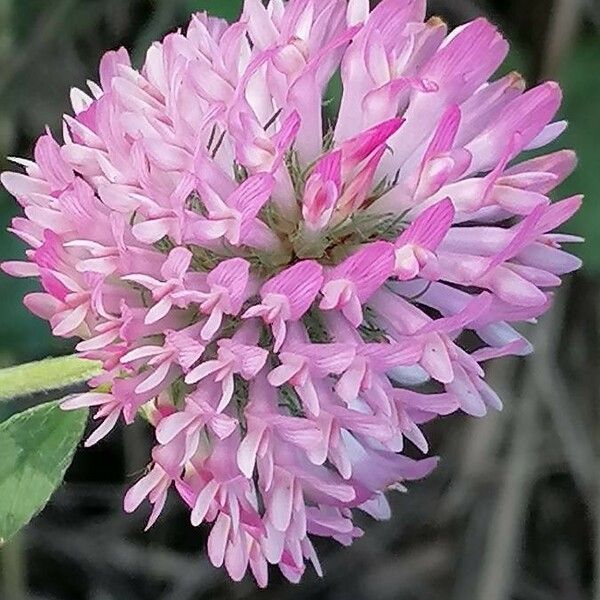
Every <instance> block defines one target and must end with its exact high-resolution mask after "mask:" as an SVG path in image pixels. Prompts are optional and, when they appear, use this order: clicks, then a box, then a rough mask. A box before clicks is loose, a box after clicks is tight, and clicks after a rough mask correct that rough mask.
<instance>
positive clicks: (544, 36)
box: [0, 0, 600, 600]
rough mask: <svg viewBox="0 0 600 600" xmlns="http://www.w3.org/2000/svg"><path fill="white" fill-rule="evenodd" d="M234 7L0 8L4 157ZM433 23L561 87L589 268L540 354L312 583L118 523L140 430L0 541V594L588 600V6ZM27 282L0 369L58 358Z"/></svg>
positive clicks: (0, 354) (598, 469)
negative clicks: (483, 36) (487, 42)
mask: <svg viewBox="0 0 600 600" xmlns="http://www.w3.org/2000/svg"><path fill="white" fill-rule="evenodd" d="M240 4H241V1H238V0H0V157H4V156H7V155H17V156H28V155H30V154H31V152H32V148H33V143H34V140H35V138H36V136H38V135H39V134H40V132H41V131H42V130H43V128H44V126H45V125H49V126H50V127H51V129H52V130H53V131H54V132H55V133H59V132H60V121H61V115H62V113H63V112H65V111H68V110H69V109H68V97H69V89H70V87H71V86H73V85H75V86H78V87H82V86H83V85H84V83H85V81H86V79H95V78H96V69H97V65H98V62H99V59H100V56H101V55H102V53H103V52H104V51H105V50H108V49H110V48H115V47H118V46H121V45H124V46H125V47H127V48H128V49H129V50H130V51H131V52H132V54H133V57H134V60H135V61H136V63H137V64H138V65H139V64H140V61H141V59H142V57H143V55H144V52H145V49H146V48H147V47H148V45H149V44H150V43H151V42H152V41H153V40H154V39H158V38H160V37H162V36H163V35H164V34H165V33H166V32H168V31H169V30H172V29H173V28H176V27H178V26H183V25H184V24H185V23H186V21H187V19H188V17H189V13H190V12H191V11H194V10H209V11H211V12H213V13H215V14H219V15H221V16H223V17H225V18H228V19H233V18H235V17H236V16H237V15H238V14H239V10H240ZM430 12H431V14H435V15H440V16H442V17H444V18H445V19H446V20H447V21H449V22H450V23H451V24H453V25H456V24H458V23H461V22H464V21H466V20H469V19H472V18H474V17H475V16H478V15H482V14H483V15H485V16H488V17H489V18H491V19H493V20H494V21H495V22H496V23H498V24H499V26H500V27H501V29H502V30H503V31H504V32H505V34H506V35H507V36H508V38H509V39H510V40H511V42H512V44H513V48H514V50H513V53H512V55H511V56H510V58H509V61H508V64H507V65H506V66H505V67H504V68H503V70H504V71H505V72H506V71H509V70H512V69H517V70H519V71H521V72H522V73H523V74H524V75H526V76H527V78H528V80H529V82H530V83H535V82H536V81H538V80H541V79H548V78H557V79H559V80H560V81H561V83H562V85H563V88H564V92H565V103H564V110H563V112H564V114H565V115H566V117H567V118H568V119H569V121H570V128H569V131H568V133H567V134H566V135H565V136H564V137H563V138H562V139H561V141H560V144H561V146H566V147H572V148H575V149H577V151H578V153H579V155H580V159H581V165H580V168H579V170H578V171H577V173H576V174H575V175H574V176H573V177H572V178H571V179H570V180H569V181H568V182H567V184H566V185H565V186H564V187H563V189H562V190H560V192H559V195H560V196H562V197H566V196H567V195H570V194H574V193H577V192H583V193H585V194H586V196H587V202H586V204H585V206H584V209H583V210H582V211H581V212H580V213H579V215H578V216H577V218H576V219H575V220H574V221H572V222H571V223H570V225H569V231H570V232H572V233H576V234H579V235H582V236H585V237H586V238H587V244H585V245H582V246H580V247H579V248H577V249H576V251H577V252H579V253H580V255H581V257H582V258H583V259H584V260H585V268H584V270H583V271H582V272H581V273H580V274H578V275H577V276H576V277H573V278H571V279H570V280H568V281H567V282H566V283H565V285H564V287H563V289H562V290H561V292H560V293H559V294H558V296H557V301H556V304H555V307H554V309H553V311H552V313H551V314H550V315H548V317H547V318H546V319H545V320H544V321H543V323H542V324H541V326H540V327H538V328H536V330H535V331H532V332H530V335H531V337H532V339H533V341H534V342H535V344H536V347H537V354H536V355H535V356H534V357H531V358H529V359H527V360H526V361H516V360H515V361H513V362H511V361H505V362H504V363H502V364H500V365H496V366H493V367H492V368H491V369H490V371H491V372H490V378H491V379H492V380H493V382H494V385H495V387H496V388H497V389H498V391H499V392H500V393H501V395H502V396H503V398H504V399H505V402H506V405H507V408H506V410H505V411H504V412H503V413H502V414H497V415H490V417H488V418H487V419H484V420H480V421H475V420H473V419H469V418H466V417H460V416H458V417H454V418H452V419H450V420H446V421H445V422H444V423H443V424H441V426H440V424H439V423H438V424H435V425H434V426H433V427H431V428H430V432H429V433H430V437H431V438H432V440H433V444H432V446H433V451H434V452H435V453H439V454H440V455H441V456H442V457H443V461H442V462H441V465H440V468H439V469H438V471H436V473H435V474H434V475H433V476H432V477H430V478H429V480H428V481H426V482H421V483H417V484H416V485H413V486H412V487H411V490H410V492H409V493H408V494H405V495H398V494H396V495H395V497H393V498H392V503H393V508H394V517H393V519H392V521H391V522H388V523H374V522H370V521H369V520H368V519H366V518H365V519H362V518H360V519H359V520H360V525H361V526H362V527H364V528H365V530H366V535H365V537H364V538H363V539H361V540H359V541H358V542H356V543H355V545H354V546H353V547H352V548H351V549H342V548H339V547H337V546H335V545H333V544H328V543H318V549H319V551H320V555H321V556H322V558H323V563H324V567H325V571H326V577H325V579H323V580H319V579H318V578H317V577H316V576H315V575H314V574H313V573H311V572H310V571H307V575H306V577H305V579H304V582H303V583H302V584H301V585H299V586H292V585H290V584H288V583H284V582H283V581H282V580H281V578H280V577H279V576H278V575H277V573H275V571H273V582H272V585H271V586H270V587H269V589H268V590H267V591H264V592H259V591H257V589H256V588H255V586H254V584H253V583H252V582H251V581H250V580H247V581H245V582H243V583H242V584H233V583H231V582H229V581H228V580H227V579H226V578H225V577H224V575H223V573H222V572H220V571H218V570H215V569H213V568H212V567H211V566H210V565H209V564H208V562H207V560H206V557H205V555H204V544H205V534H206V532H205V531H204V530H202V529H199V530H197V529H192V528H191V527H190V526H189V524H188V521H187V518H186V514H185V512H184V511H183V510H182V509H181V507H180V506H178V505H177V504H176V503H175V502H174V503H173V504H172V505H169V506H168V508H167V510H166V511H165V515H164V518H162V519H161V520H160V524H159V525H157V526H156V528H155V529H153V530H152V532H151V533H149V534H142V533H141V530H142V529H143V524H144V523H145V519H146V516H147V515H146V514H144V512H143V511H140V512H139V514H136V515H134V516H133V517H130V516H126V515H124V514H123V513H122V511H121V498H122V493H123V490H124V488H125V486H127V485H129V484H130V483H131V482H132V481H134V480H135V479H136V477H137V476H138V475H139V473H140V471H141V470H142V469H143V468H144V466H145V464H146V461H147V457H148V448H149V444H150V442H151V440H150V439H149V436H148V432H147V431H146V430H145V429H144V427H143V426H140V427H139V428H136V427H133V428H131V429H129V430H128V431H126V432H120V433H116V434H114V435H112V436H111V438H110V439H109V440H108V441H107V442H105V443H103V444H101V445H100V447H98V448H95V449H92V450H88V451H85V452H83V451H80V452H79V453H78V454H77V457H76V459H75V463H74V464H73V466H72V467H71V469H70V471H69V474H68V477H67V479H68V481H67V484H66V485H65V486H63V487H62V488H61V490H60V491H59V492H58V493H57V494H56V496H55V497H54V498H53V500H52V502H51V504H50V506H49V507H48V508H47V509H46V511H45V512H44V513H43V514H42V515H41V516H40V517H39V518H37V519H36V520H35V521H34V522H33V524H32V525H30V526H29V527H28V528H27V529H26V530H25V531H24V532H23V533H22V534H21V535H20V536H19V537H18V538H17V539H16V540H14V541H13V542H11V544H9V545H8V546H6V547H5V548H3V549H2V550H0V559H1V561H0V562H1V571H0V598H1V599H2V600H25V599H32V600H33V599H35V600H196V599H198V600H201V599H204V598H211V599H223V600H225V599H236V600H237V599H240V600H241V599H253V598H258V597H259V595H260V597H261V598H277V599H278V600H283V599H290V600H296V599H297V600H300V599H311V600H312V599H315V600H316V599H327V600H346V599H349V598H352V599H354V600H363V599H365V600H366V599H371V598H376V599H377V600H442V599H443V600H471V599H474V600H508V599H514V600H559V599H560V600H587V599H593V600H600V443H599V442H600V435H599V434H600V416H599V413H600V402H599V395H600V201H598V199H597V197H598V195H599V194H600V108H599V107H600V0H431V1H430ZM0 163H1V164H0V167H1V169H2V170H5V169H6V168H8V167H9V165H8V163H7V162H6V161H5V160H4V159H3V158H0ZM17 210H18V209H17V207H16V203H15V202H14V201H13V200H12V199H11V198H10V197H8V195H7V194H6V193H5V192H4V191H0V260H6V259H8V258H14V257H20V256H21V254H22V252H23V248H22V247H21V245H20V243H19V242H18V241H17V240H16V238H14V237H12V236H11V235H9V234H8V233H7V232H6V231H5V229H6V227H7V226H8V224H9V222H10V219H11V218H12V217H13V216H15V215H16V214H17ZM30 289H32V286H31V284H30V283H28V282H26V281H25V282H24V281H22V280H9V279H8V278H7V277H5V276H4V275H3V274H0V366H8V365H11V364H14V363H19V362H24V361H28V360H34V359H38V358H41V357H44V356H48V355H59V354H63V353H68V352H70V351H71V350H72V348H71V347H70V346H69V345H68V344H65V343H61V342H57V341H56V340H54V339H52V338H51V336H50V334H49V330H48V327H47V325H46V324H45V323H42V322H41V321H38V320H37V319H36V318H35V317H32V316H30V315H29V314H28V313H27V312H26V310H25V309H24V307H23V306H22V304H21V298H22V296H23V294H24V293H26V292H27V291H29V290H30ZM5 417H6V410H5V412H4V414H0V419H1V418H5ZM449 421H450V422H449Z"/></svg>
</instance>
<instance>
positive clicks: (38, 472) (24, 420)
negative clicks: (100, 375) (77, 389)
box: [0, 402, 87, 545]
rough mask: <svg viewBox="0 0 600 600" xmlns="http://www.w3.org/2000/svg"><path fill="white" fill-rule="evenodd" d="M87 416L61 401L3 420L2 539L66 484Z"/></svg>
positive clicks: (0, 469)
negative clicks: (62, 403)
mask: <svg viewBox="0 0 600 600" xmlns="http://www.w3.org/2000/svg"><path fill="white" fill-rule="evenodd" d="M86 418H87V410H78V411H70V412H66V411H63V410H61V408H60V406H59V403H58V402H52V403H49V404H42V405H41V406H36V407H34V408H32V409H30V410H27V411H25V412H22V413H19V414H17V415H15V416H13V417H11V418H10V419H8V421H5V422H4V423H2V424H0V545H2V544H3V543H5V542H6V541H7V540H8V539H10V538H11V537H12V536H13V535H14V534H15V533H17V531H19V529H21V528H22V527H23V526H25V525H27V523H29V521H30V520H31V519H32V517H34V516H35V515H36V514H37V513H39V512H40V511H41V510H42V509H43V508H44V506H45V505H46V504H47V503H48V500H49V499H50V497H51V496H52V494H53V493H54V491H55V490H56V488H57V487H58V486H59V485H60V483H61V482H62V480H63V477H64V475H65V472H66V470H67V468H68V467H69V465H70V464H71V461H72V459H73V454H74V452H75V449H76V448H77V445H78V444H79V441H80V440H81V436H82V435H83V430H84V426H85V422H86Z"/></svg>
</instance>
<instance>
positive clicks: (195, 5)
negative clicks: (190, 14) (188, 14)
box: [188, 0, 243, 21]
mask: <svg viewBox="0 0 600 600" xmlns="http://www.w3.org/2000/svg"><path fill="white" fill-rule="evenodd" d="M242 4H243V3H242V0H188V7H189V10H190V11H196V10H205V11H206V12H208V13H210V14H211V15H215V16H218V17H223V18H224V19H227V20H228V21H234V20H235V19H237V18H238V17H239V15H240V13H241V12H242Z"/></svg>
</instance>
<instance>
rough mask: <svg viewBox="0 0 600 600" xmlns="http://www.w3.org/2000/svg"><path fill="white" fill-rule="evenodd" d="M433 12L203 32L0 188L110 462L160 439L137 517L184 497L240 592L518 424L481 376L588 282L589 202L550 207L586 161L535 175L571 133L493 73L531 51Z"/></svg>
mask: <svg viewBox="0 0 600 600" xmlns="http://www.w3.org/2000/svg"><path fill="white" fill-rule="evenodd" d="M424 17H425V1H424V0H384V1H383V2H381V3H380V4H379V5H378V6H377V8H375V9H373V10H372V11H371V10H370V9H369V3H368V2H367V0H350V1H349V2H346V1H343V0H323V1H318V2H317V1H316V0H290V1H289V2H287V3H286V2H284V1H283V0H271V1H270V2H269V3H268V6H266V7H265V6H263V4H262V3H261V2H260V1H259V0H246V2H245V5H244V10H243V14H242V17H241V19H240V21H239V22H237V23H234V24H232V25H228V24H227V23H225V22H224V21H222V20H219V19H215V18H211V17H209V16H207V15H205V14H197V15H194V16H193V17H192V20H191V23H190V24H189V26H188V28H187V30H186V31H185V32H183V31H177V32H175V33H171V34H169V35H167V36H166V37H165V38H164V39H163V40H162V42H157V43H154V44H153V45H152V46H151V48H150V49H149V50H148V53H147V56H146V60H145V63H144V65H143V67H142V68H141V69H140V70H136V69H134V68H133V67H132V65H131V63H130V59H129V56H128V54H127V52H126V51H125V50H124V49H120V50H118V51H114V52H108V53H107V54H106V55H105V56H104V58H103V59H102V62H101V66H100V85H98V84H96V83H90V84H89V92H83V91H80V90H73V92H72V103H73V110H74V116H65V117H64V126H63V130H62V142H60V143H59V142H58V141H56V139H55V137H54V136H53V134H52V133H50V131H48V132H47V133H46V134H44V135H43V136H42V137H41V138H40V139H39V140H38V142H37V144H36V146H35V156H34V158H35V160H34V161H28V160H20V159H19V160H17V161H16V162H18V163H19V164H20V165H21V166H22V167H23V168H24V172H20V173H4V174H3V176H2V182H3V184H4V186H5V187H6V188H7V189H8V190H9V191H10V192H11V193H12V194H13V195H14V196H15V197H16V198H17V200H18V201H19V203H20V204H21V206H22V207H23V210H24V213H25V216H24V217H18V218H16V219H15V220H14V221H13V224H12V231H13V232H14V233H15V234H16V235H18V236H19V237H20V238H21V239H22V240H24V241H25V242H26V243H27V244H28V245H29V250H28V251H27V259H28V260H27V261H26V262H9V263H5V264H4V270H5V271H7V272H8V273H10V274H12V275H14V276H18V277H36V278H38V279H39V280H40V282H41V286H42V288H43V291H42V292H39V293H34V294H30V295H28V296H27V297H26V298H25V304H26V305H27V306H28V307H29V309H30V310H31V311H32V312H34V313H35V314H36V315H38V316H40V317H42V318H44V319H47V320H48V321H49V322H50V325H51V327H52V330H53V332H54V334H55V335H56V336H61V337H67V338H70V337H75V338H78V339H79V340H81V341H80V343H79V345H78V350H79V351H80V352H81V354H82V355H83V356H85V357H88V358H93V359H97V360H100V361H102V363H103V365H104V372H103V374H102V375H101V376H99V377H97V378H95V379H94V380H92V381H91V382H90V386H91V388H92V390H91V391H90V392H89V393H86V394H82V395H80V396H77V397H75V398H73V399H71V400H68V401H67V402H65V403H64V408H65V409H74V408H78V407H83V406H88V407H94V408H96V409H97V412H96V415H95V418H96V419H97V420H98V421H100V423H101V424H100V427H99V428H98V429H97V430H96V432H95V433H94V434H92V437H91V438H90V439H89V440H88V443H89V444H91V443H95V442H97V441H98V440H99V439H100V438H102V437H104V436H105V435H106V434H108V433H109V431H110V430H111V429H112V428H113V427H114V426H115V425H116V423H117V422H118V421H119V420H120V419H123V420H124V421H125V422H126V423H131V422H132V421H133V420H134V419H135V418H136V417H138V416H139V415H143V416H145V418H146V419H147V420H149V422H150V423H151V424H152V426H153V427H154V428H155V437H156V446H155V448H154V450H153V452H152V457H151V462H150V468H149V470H148V472H147V474H146V475H144V476H143V477H142V478H141V479H140V480H139V481H138V482H137V483H136V484H135V485H134V486H133V487H132V488H131V489H130V490H129V492H128V493H127V495H126V498H125V510H126V511H128V512H131V511H133V510H136V509H137V508H138V507H139V506H140V505H141V504H142V503H143V502H144V501H145V500H147V501H148V502H149V503H150V504H151V505H152V508H153V510H152V516H151V518H150V523H149V525H152V524H153V523H154V522H155V521H156V519H157V518H158V517H159V515H160V513H161V510H162V508H163V506H164V504H165V501H166V500H167V497H168V495H169V494H173V495H178V496H180V497H181V499H182V500H183V502H184V503H185V504H186V505H187V506H188V507H189V511H190V520H191V523H192V524H193V525H200V524H201V523H208V524H211V527H212V528H211V531H210V536H209V538H208V554H209V557H210V560H211V561H212V563H213V564H214V565H216V566H221V565H223V564H224V565H225V567H226V569H227V571H228V572H229V574H230V576H231V577H232V578H233V579H235V580H239V579H241V578H242V577H243V576H244V574H245V573H246V571H247V569H248V568H250V569H251V571H252V573H253V575H254V577H255V579H256V581H257V582H258V584H259V585H261V586H265V585H266V584H267V580H268V565H269V564H273V565H278V566H279V568H280V569H281V571H282V572H283V574H284V575H285V576H286V577H287V578H288V579H289V580H291V581H293V582H297V581H299V579H300V578H301V576H302V574H303V572H304V570H305V565H306V562H307V561H310V562H312V563H313V565H314V566H315V568H316V569H317V571H318V572H319V573H320V571H321V569H320V566H319V562H318V559H317V556H316V552H315V549H314V547H313V541H312V540H313V539H314V537H319V536H321V537H331V538H333V539H335V540H337V541H338V542H340V543H342V544H346V545H347V544H350V543H351V542H352V541H353V539H355V538H356V537H358V536H360V535H361V533H362V532H361V530H360V529H359V528H358V527H356V526H355V525H354V523H353V512H354V511H355V510H362V511H364V512H366V513H369V514H370V515H372V516H373V517H374V518H376V519H385V518H388V517H389V514H390V508H389V505H388V503H387V500H386V497H385V492H386V491H387V490H391V489H404V485H405V483H406V482H409V481H413V480H417V479H420V478H422V477H425V476H426V475H428V474H429V473H430V472H431V471H432V470H433V469H434V467H435V465H436V459H435V458H431V457H429V458H422V459H420V460H414V459H411V458H408V457H407V456H405V455H404V454H403V453H402V452H403V449H404V448H405V446H406V445H407V444H408V443H410V444H412V445H415V446H416V447H417V448H418V449H419V450H420V451H422V452H423V453H427V452H428V444H427V440H426V438H425V436H424V434H423V432H422V429H421V427H422V425H423V424H425V423H427V422H428V421H431V420H433V419H435V418H437V417H438V416H444V415H449V414H451V413H454V412H456V411H463V412H464V413H467V414H469V415H474V416H483V415H485V414H486V412H487V411H488V409H489V408H493V409H500V408H501V401H500V399H499V398H498V396H497V395H496V394H495V393H494V391H493V390H492V389H491V388H490V387H489V386H488V384H487V383H486V381H485V378H484V371H483V369H482V366H481V363H483V362H485V361H487V360H489V359H492V358H495V357H501V356H505V355H510V354H515V355H525V354H527V353H528V352H530V351H531V347H530V345H529V343H528V342H527V341H526V340H525V339H524V338H523V337H522V336H521V335H520V334H519V333H518V332H517V331H516V330H515V329H514V328H513V325H514V324H515V323H520V322H524V321H533V320H535V319H536V318H537V317H539V316H540V315H541V314H542V313H544V312H545V311H546V310H547V308H548V306H549V303H550V300H551V296H552V291H551V290H552V289H553V288H555V287H556V286H558V285H559V284H560V281H561V279H560V277H561V276H562V275H564V274H566V273H569V272H571V271H574V270H576V269H577V268H578V267H579V264H580V263H579V260H578V259H576V258H574V257H573V256H571V255H569V254H567V253H566V252H565V251H563V250H561V247H560V246H561V244H562V243H563V242H571V241H577V240H576V239H575V238H573V237H570V236H567V235H563V234H558V233H555V232H554V231H555V229H556V228H557V227H559V226H560V225H561V224H562V223H564V222H565V221H566V220H567V219H568V218H569V217H570V216H571V215H573V213H574V212H575V211H577V209H578V207H579V206H580V202H581V199H580V198H579V197H573V198H568V199H566V200H563V201H561V202H556V203H553V202H551V201H550V200H549V197H548V194H549V193H550V192H551V191H552V190H553V189H554V188H556V187H557V186H558V185H559V184H560V183H561V182H562V181H563V180H564V179H565V178H566V177H567V176H568V175H569V174H570V173H571V171H572V170H573V168H574V166H575V162H576V159H575V155H574V153H573V152H571V151H567V150H561V151H558V152H554V153H552V154H549V155H547V156H540V157H536V158H529V159H525V160H521V161H519V160H518V159H517V157H518V155H519V154H521V153H522V152H523V151H526V150H535V149H538V148H540V147H542V146H545V145H546V144H548V143H550V142H551V141H553V140H554V139H555V138H557V137H558V136H559V135H560V134H561V133H562V131H563V130H564V128H565V123H564V122H560V121H559V122H554V121H553V118H554V116H555V114H556V112H557V110H558V108H559V105H560V102H561V92H560V89H559V86H558V85H557V84H556V83H551V82H550V83H544V84H542V85H539V86H537V87H535V88H533V89H531V90H529V91H525V85H524V82H523V80H522V78H521V77H520V76H519V75H518V74H515V73H511V74H509V75H506V76H505V77H501V78H499V79H490V78H491V77H492V76H493V74H494V72H495V71H496V70H497V69H498V67H499V66H500V65H501V63H502V61H503V59H504V58H505V56H506V54H507V51H508V44H507V42H506V41H505V40H504V39H503V37H502V35H501V34H500V33H499V32H498V31H497V29H496V28H495V27H494V26H493V25H491V24H490V23H488V22H487V21H486V20H484V19H478V20H476V21H473V22H471V23H468V24H467V25H465V26H463V27H460V28H459V29H456V30H455V31H453V32H452V33H450V34H448V31H447V26H446V24H445V23H444V22H443V21H442V20H441V19H439V18H432V19H430V20H428V21H424ZM338 71H339V73H341V79H342V83H343V94H342V98H341V106H340V108H339V113H338V114H337V116H335V118H332V119H330V118H328V115H330V111H329V109H328V108H327V107H325V108H324V104H326V103H327V100H328V97H327V89H328V84H329V82H330V81H331V80H332V78H333V77H334V76H335V75H336V73H337V72H338ZM467 331H468V332H470V334H469V337H468V339H467V338H465V336H463V335H462V334H463V333H464V332H467Z"/></svg>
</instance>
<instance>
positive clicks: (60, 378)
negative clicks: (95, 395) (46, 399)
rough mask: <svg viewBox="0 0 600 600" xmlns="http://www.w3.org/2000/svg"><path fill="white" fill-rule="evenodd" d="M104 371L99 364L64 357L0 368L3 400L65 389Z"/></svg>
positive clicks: (0, 387)
mask: <svg viewBox="0 0 600 600" xmlns="http://www.w3.org/2000/svg"><path fill="white" fill-rule="evenodd" d="M100 371H101V366H100V363H97V362H93V361H91V360H85V359H83V358H78V357H77V356H63V357H60V358H49V359H46V360H42V361H39V362H34V363H29V364H26V365H20V366H17V367H10V368H8V369H2V370H0V400H10V399H12V398H18V397H20V396H27V395H29V394H35V393H38V392H47V391H50V390H58V389H61V388H66V387H68V386H70V385H74V384H76V383H81V382H84V381H87V380H88V379H90V378H91V377H94V376H95V375H98V373H100Z"/></svg>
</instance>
